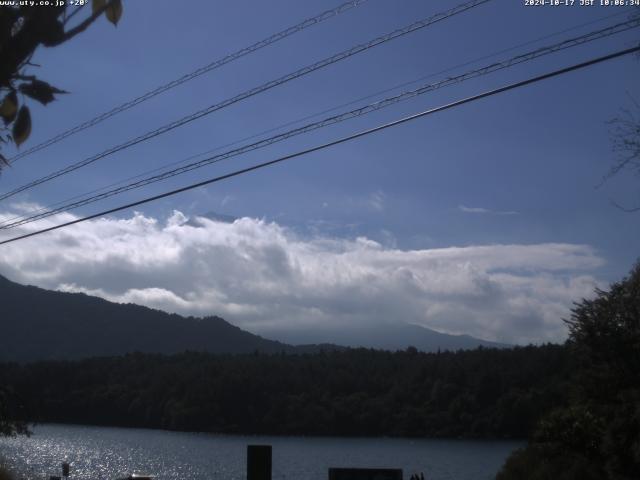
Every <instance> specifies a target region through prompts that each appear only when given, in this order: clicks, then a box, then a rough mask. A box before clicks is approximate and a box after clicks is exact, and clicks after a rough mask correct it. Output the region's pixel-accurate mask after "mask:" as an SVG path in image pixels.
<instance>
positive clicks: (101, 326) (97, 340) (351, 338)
mask: <svg viewBox="0 0 640 480" xmlns="http://www.w3.org/2000/svg"><path fill="white" fill-rule="evenodd" d="M0 302H1V303H0V313H1V315H0V331H1V332H2V335H1V336H0V361H19V362H30V361H39V360H74V359H80V358H88V357H96V356H100V357H102V356H114V355H122V354H126V353H131V352H143V353H163V354H173V353H181V352H184V351H197V352H209V353H214V354H243V353H253V352H256V351H257V352H262V353H281V352H284V353H291V354H303V353H316V352H319V351H321V350H331V349H344V348H347V347H350V346H353V347H366V348H378V349H387V350H403V349H405V348H407V347H408V346H414V347H416V348H418V349H420V350H424V351H436V350H437V349H441V350H458V349H472V348H477V347H478V346H481V345H482V346H486V347H504V346H505V345H501V344H495V343H492V342H485V341H482V340H478V339H474V338H473V337H468V336H460V337H457V336H451V335H446V334H442V333H438V332H435V331H432V330H429V329H426V328H424V327H420V326H409V325H408V324H404V325H403V324H396V325H395V326H394V327H393V328H394V329H395V331H396V332H399V331H400V332H402V333H403V335H404V337H403V338H395V339H394V338H392V335H390V334H389V333H388V332H382V333H380V332H378V331H377V330H376V327H374V328H372V329H371V330H369V331H364V330H360V331H349V330H348V329H341V330H340V331H339V332H337V333H336V335H337V334H339V333H342V338H340V337H339V336H338V337H335V338H334V340H338V341H337V342H336V341H325V340H324V339H323V341H321V342H320V341H318V339H320V338H323V337H321V336H317V337H315V339H314V338H313V336H312V335H311V336H309V335H307V336H306V337H305V338H298V340H297V341H295V342H294V343H295V345H293V344H291V343H290V342H288V341H287V340H286V339H285V338H284V337H286V335H285V336H284V337H283V336H277V337H278V340H273V339H269V338H265V337H263V336H260V335H257V334H254V333H251V332H248V331H246V330H243V329H241V328H240V327H237V326H235V325H233V324H231V323H229V322H227V321H226V320H224V319H223V318H220V317H218V316H214V315H212V316H207V317H202V318H198V317H184V316H181V315H178V314H175V313H167V312H164V311H161V310H156V309H153V308H149V307H146V306H142V305H136V304H132V303H128V304H120V303H114V302H110V301H108V300H105V299H103V298H100V297H95V296H90V295H86V294H84V293H70V292H60V291H54V290H47V289H43V288H40V287H36V286H32V285H21V284H18V283H15V282H13V281H11V280H9V279H7V278H6V277H3V276H2V275H0ZM407 327H409V328H414V329H420V330H415V331H413V332H410V333H409V334H407V332H406V329H407ZM377 328H379V327H377ZM416 332H418V333H416ZM264 334H265V332H262V335H264ZM376 334H377V335H378V337H379V336H380V335H382V336H385V338H387V339H388V340H389V341H388V342H387V343H381V342H380V341H376V340H375V338H374V337H375V336H376ZM434 336H435V337H437V338H438V339H439V340H440V343H439V344H438V345H437V346H435V347H434V345H433V342H432V343H431V344H429V342H426V341H423V342H420V341H416V340H420V339H421V338H422V337H424V338H427V337H428V338H433V337H434ZM270 337H271V335H270ZM291 338H292V339H293V337H291ZM460 339H464V341H462V342H461V341H459V340H460Z"/></svg>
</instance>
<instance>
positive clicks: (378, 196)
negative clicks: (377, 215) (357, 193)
mask: <svg viewBox="0 0 640 480" xmlns="http://www.w3.org/2000/svg"><path fill="white" fill-rule="evenodd" d="M386 200H387V196H386V195H385V193H384V192H383V191H382V190H377V191H375V192H373V193H372V194H371V195H369V202H368V203H369V206H370V207H371V208H373V209H374V210H376V211H378V212H381V211H382V210H384V205H385V202H386Z"/></svg>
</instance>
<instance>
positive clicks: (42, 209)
mask: <svg viewBox="0 0 640 480" xmlns="http://www.w3.org/2000/svg"><path fill="white" fill-rule="evenodd" d="M629 13H630V12H629V11H626V10H623V11H620V12H617V13H613V14H610V15H605V16H603V17H600V18H597V19H595V20H590V21H588V22H585V23H580V24H578V25H574V26H571V27H568V28H565V29H563V30H558V31H556V32H553V33H550V34H547V35H544V36H542V37H538V38H535V39H532V40H528V41H526V42H523V43H519V44H517V45H514V46H512V47H509V48H505V49H502V50H499V51H497V52H493V53H490V54H488V55H484V56H482V57H480V58H476V59H474V60H469V61H467V62H464V63H459V64H457V65H454V66H452V67H447V68H446V69H444V70H440V71H439V72H435V73H430V74H428V75H424V76H422V77H420V78H417V79H415V80H411V81H409V82H404V83H401V84H398V85H395V86H393V87H390V88H386V89H384V90H378V91H377V92H374V93H370V94H368V95H366V96H364V97H360V98H357V99H355V100H351V101H349V102H346V103H342V104H340V105H336V106H335V107H331V108H328V109H326V110H322V111H321V112H316V113H313V114H311V115H306V116H304V117H302V118H298V119H296V120H292V121H289V122H286V123H283V124H280V125H278V126H277V127H271V128H268V129H266V130H263V131H261V132H258V133H254V134H252V135H249V136H247V137H244V138H240V139H238V140H234V141H233V142H230V143H226V144H224V145H219V146H217V147H215V148H212V149H209V150H206V151H204V152H200V153H197V154H193V155H189V156H188V157H186V158H183V159H182V160H177V161H174V162H169V163H167V164H165V165H162V166H160V167H156V168H153V169H151V170H146V171H144V172H141V173H138V174H136V175H133V176H130V177H126V178H124V179H122V180H119V181H117V182H113V183H110V184H108V185H105V186H103V187H99V188H96V189H94V190H90V191H88V192H85V193H81V194H78V195H74V196H72V197H69V198H66V199H64V200H61V201H58V202H55V203H53V204H50V205H47V206H43V207H39V208H34V209H31V210H30V211H29V212H27V213H26V214H24V215H16V216H15V217H12V218H9V219H7V220H4V221H2V222H0V229H1V228H2V227H3V225H6V224H8V223H12V222H13V221H15V220H21V219H23V218H27V215H34V214H37V213H40V212H45V211H48V210H51V209H53V208H54V207H57V206H60V205H64V204H66V203H68V202H71V201H73V200H77V199H80V198H84V197H87V196H88V195H91V194H96V193H98V192H102V191H105V190H107V189H109V188H112V187H115V186H117V185H122V184H125V183H127V182H131V181H132V180H137V179H139V178H142V177H144V176H145V175H150V174H152V173H156V172H159V171H161V170H165V169H168V168H170V167H174V166H176V165H181V164H183V163H186V162H188V161H190V160H193V159H196V158H198V157H202V156H203V155H209V154H211V153H213V152H217V151H219V150H222V149H224V148H227V147H232V146H234V145H238V144H241V143H243V142H246V141H248V140H253V139H254V138H259V137H261V136H263V135H266V134H269V133H273V132H277V131H279V130H282V129H283V128H286V127H290V126H292V125H296V124H299V123H301V122H304V121H306V120H311V119H312V118H316V117H319V116H320V115H324V114H327V113H330V112H334V111H336V110H339V109H341V108H344V107H348V106H350V105H355V104H357V103H359V102H362V101H365V100H369V99H371V98H375V97H377V96H379V95H383V94H385V93H389V92H392V91H394V90H398V89H399V88H403V87H406V86H409V85H414V84H416V83H418V82H421V81H423V80H427V79H429V78H434V77H437V76H438V75H442V74H444V73H449V72H452V71H454V70H457V69H459V68H462V67H466V66H468V65H473V64H475V63H478V62H480V61H482V60H486V59H488V58H493V57H496V56H498V55H501V54H503V53H507V52H512V51H514V50H517V49H519V48H522V47H526V46H528V45H532V44H535V43H538V42H541V41H542V40H546V39H548V38H553V37H557V36H558V35H562V34H563V33H567V32H570V31H573V30H577V29H580V28H582V27H586V26H588V25H593V24H595V23H600V22H602V21H604V20H608V19H610V18H613V17H619V16H621V15H627V14H629Z"/></svg>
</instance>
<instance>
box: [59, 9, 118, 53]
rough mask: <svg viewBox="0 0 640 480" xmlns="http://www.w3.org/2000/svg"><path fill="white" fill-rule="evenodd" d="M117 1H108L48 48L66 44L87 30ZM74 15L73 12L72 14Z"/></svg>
mask: <svg viewBox="0 0 640 480" xmlns="http://www.w3.org/2000/svg"><path fill="white" fill-rule="evenodd" d="M116 1H117V0H109V1H108V2H107V3H105V4H104V5H103V6H102V7H100V8H99V9H97V10H96V11H95V12H93V13H92V14H91V15H90V16H89V17H87V18H86V19H85V20H84V21H82V22H80V23H79V24H78V25H76V26H75V27H73V28H72V29H71V30H68V31H66V32H64V35H63V36H62V37H61V38H60V40H58V41H57V42H55V43H54V44H52V45H50V46H52V47H53V46H56V45H60V44H61V43H64V42H66V41H67V40H70V39H72V38H73V37H75V36H76V35H78V34H79V33H82V32H84V31H85V30H86V29H87V28H89V26H90V25H91V24H92V23H93V22H95V21H96V19H97V18H98V17H99V16H100V15H102V14H103V13H104V12H105V10H107V8H109V7H110V6H112V5H113V4H114V3H115V2H116ZM74 14H75V12H74Z"/></svg>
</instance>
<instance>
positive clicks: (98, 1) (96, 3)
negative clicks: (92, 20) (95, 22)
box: [91, 0, 107, 14]
mask: <svg viewBox="0 0 640 480" xmlns="http://www.w3.org/2000/svg"><path fill="white" fill-rule="evenodd" d="M106 3H107V2H106V0H93V2H92V3H91V13H93V14H95V13H96V12H98V11H99V10H100V9H101V8H103V7H104V6H105V5H106Z"/></svg>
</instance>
